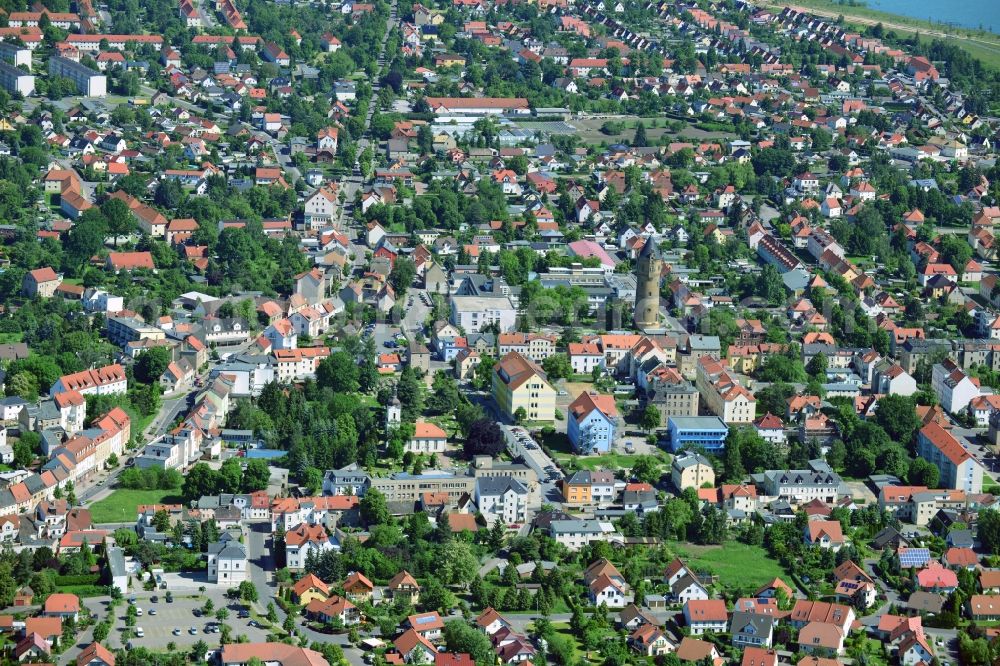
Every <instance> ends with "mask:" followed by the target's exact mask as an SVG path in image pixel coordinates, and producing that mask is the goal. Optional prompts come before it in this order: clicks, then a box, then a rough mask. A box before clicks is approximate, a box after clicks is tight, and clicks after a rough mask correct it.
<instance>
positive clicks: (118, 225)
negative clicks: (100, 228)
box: [101, 197, 138, 247]
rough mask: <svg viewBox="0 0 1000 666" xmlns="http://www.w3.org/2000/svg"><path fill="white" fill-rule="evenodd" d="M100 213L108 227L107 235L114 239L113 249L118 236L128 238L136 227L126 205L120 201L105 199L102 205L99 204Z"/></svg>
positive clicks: (116, 243) (134, 220)
mask: <svg viewBox="0 0 1000 666" xmlns="http://www.w3.org/2000/svg"><path fill="white" fill-rule="evenodd" d="M101 213H102V214H103V215H104V219H105V221H106V223H107V225H108V227H107V228H108V233H109V234H110V235H111V236H113V237H114V239H115V247H118V237H119V236H128V235H129V234H131V233H133V232H134V231H135V230H136V229H137V227H138V223H137V222H136V219H135V216H134V215H133V214H132V211H131V209H129V207H128V204H126V203H125V202H124V201H122V200H121V199H115V198H112V197H108V198H107V199H105V200H104V203H102V204H101Z"/></svg>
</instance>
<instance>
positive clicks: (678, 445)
mask: <svg viewBox="0 0 1000 666" xmlns="http://www.w3.org/2000/svg"><path fill="white" fill-rule="evenodd" d="M667 429H668V430H669V431H670V448H671V449H672V450H674V451H681V450H683V449H686V448H688V447H696V448H700V449H704V450H706V451H721V450H722V449H724V448H726V435H727V434H729V427H728V426H727V425H726V424H725V422H724V421H723V420H722V419H720V418H719V417H718V416H671V417H669V418H668V419H667Z"/></svg>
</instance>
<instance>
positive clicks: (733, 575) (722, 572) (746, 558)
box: [669, 541, 791, 588]
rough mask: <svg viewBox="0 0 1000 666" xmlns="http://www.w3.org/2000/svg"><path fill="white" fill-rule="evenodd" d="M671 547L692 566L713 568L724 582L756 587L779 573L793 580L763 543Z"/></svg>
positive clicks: (675, 544)
mask: <svg viewBox="0 0 1000 666" xmlns="http://www.w3.org/2000/svg"><path fill="white" fill-rule="evenodd" d="M669 547H670V549H671V550H673V551H674V552H675V553H676V554H677V556H678V557H680V558H681V559H683V560H684V562H685V563H686V564H687V565H688V566H690V567H691V568H693V569H695V570H697V571H710V572H712V573H713V574H715V575H716V576H718V577H719V583H720V584H721V585H723V586H727V585H733V586H735V585H738V586H740V587H744V586H747V587H755V588H756V587H760V586H761V585H764V584H765V583H768V582H770V581H772V580H774V578H775V577H776V576H780V577H782V579H784V580H785V582H786V583H788V582H789V581H790V580H791V579H790V578H789V577H788V574H787V573H786V572H785V570H784V569H782V568H781V565H780V564H778V563H777V562H775V561H774V560H772V559H771V558H770V557H768V555H767V552H766V551H765V550H764V549H763V548H761V547H759V546H748V545H746V544H743V543H738V542H736V541H730V542H728V543H726V544H725V545H723V546H696V545H693V544H687V543H684V544H682V543H671V544H670V546H669Z"/></svg>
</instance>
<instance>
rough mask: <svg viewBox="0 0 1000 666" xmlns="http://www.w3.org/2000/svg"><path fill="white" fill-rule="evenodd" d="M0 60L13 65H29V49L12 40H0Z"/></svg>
mask: <svg viewBox="0 0 1000 666" xmlns="http://www.w3.org/2000/svg"><path fill="white" fill-rule="evenodd" d="M0 60H3V61H4V62H7V63H10V64H11V65H14V66H15V67H17V66H19V65H24V66H25V67H31V49H29V48H28V47H27V46H20V45H18V44H15V43H13V42H0Z"/></svg>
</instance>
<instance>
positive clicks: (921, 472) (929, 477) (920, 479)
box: [906, 458, 941, 488]
mask: <svg viewBox="0 0 1000 666" xmlns="http://www.w3.org/2000/svg"><path fill="white" fill-rule="evenodd" d="M906 479H907V481H909V482H910V485H913V486H927V487H928V488H937V487H938V483H940V481H941V471H940V470H939V469H938V468H937V465H935V464H934V463H932V462H929V461H927V460H924V459H923V458H916V459H915V460H912V461H911V462H910V470H909V472H907V475H906Z"/></svg>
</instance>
